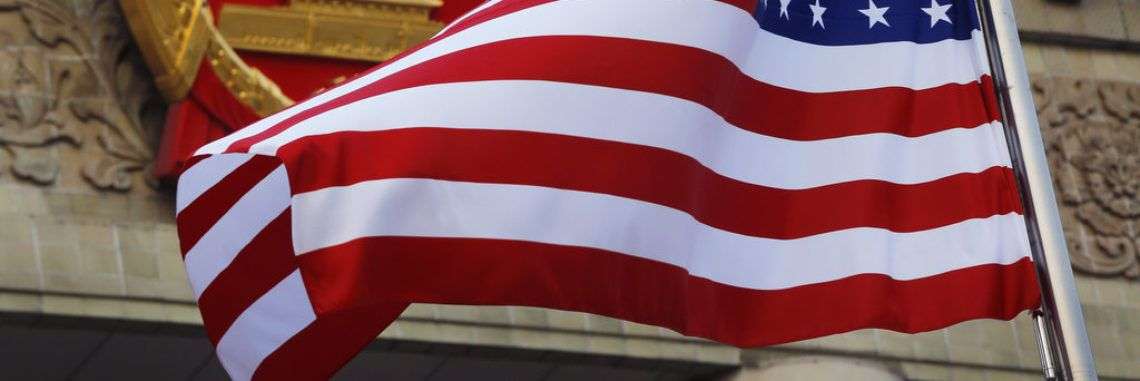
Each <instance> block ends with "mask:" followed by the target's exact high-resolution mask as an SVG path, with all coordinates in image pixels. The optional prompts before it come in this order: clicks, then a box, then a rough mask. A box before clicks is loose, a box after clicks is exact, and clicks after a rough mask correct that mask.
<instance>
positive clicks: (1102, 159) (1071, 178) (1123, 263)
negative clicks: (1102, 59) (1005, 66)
mask: <svg viewBox="0 0 1140 381" xmlns="http://www.w3.org/2000/svg"><path fill="white" fill-rule="evenodd" d="M1034 90H1035V91H1036V94H1035V95H1036V100H1037V104H1038V106H1037V108H1038V110H1037V111H1038V114H1039V116H1040V120H1041V128H1042V132H1043V133H1044V136H1045V140H1046V144H1047V148H1048V155H1049V159H1050V163H1051V165H1052V170H1053V177H1054V181H1055V182H1056V187H1057V191H1058V198H1059V199H1058V202H1059V203H1060V204H1061V214H1062V220H1063V221H1062V224H1063V226H1064V228H1065V235H1066V239H1067V241H1068V243H1069V250H1070V255H1071V256H1072V262H1073V266H1074V267H1075V268H1076V269H1078V270H1080V271H1083V272H1086V273H1090V274H1096V275H1110V276H1111V275H1124V276H1126V277H1130V278H1137V277H1140V252H1138V247H1140V232H1138V231H1137V222H1140V84H1126V83H1117V82H1093V81H1087V80H1076V79H1064V78H1041V79H1038V80H1036V81H1034Z"/></svg>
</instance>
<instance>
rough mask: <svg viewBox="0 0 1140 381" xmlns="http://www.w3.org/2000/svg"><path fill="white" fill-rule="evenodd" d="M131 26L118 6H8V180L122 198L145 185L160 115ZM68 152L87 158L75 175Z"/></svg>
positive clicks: (1, 123)
mask: <svg viewBox="0 0 1140 381" xmlns="http://www.w3.org/2000/svg"><path fill="white" fill-rule="evenodd" d="M124 25H125V24H124V23H123V21H122V19H121V16H120V12H119V10H118V7H117V6H116V4H115V2H114V1H110V0H104V1H86V2H84V1H77V2H70V3H68V4H67V5H65V4H64V2H60V1H51V0H0V176H3V175H4V174H5V172H7V173H10V174H11V175H13V176H14V177H17V178H19V179H21V180H23V181H28V182H32V183H36V184H41V185H50V184H54V183H56V182H57V181H58V180H59V178H60V177H61V176H80V177H82V178H83V179H85V180H86V182H87V183H89V184H90V185H91V186H94V187H95V188H97V189H100V190H114V191H128V190H130V189H131V188H132V187H134V186H135V185H136V183H139V182H141V181H140V180H143V179H144V178H145V177H146V176H145V174H146V173H148V172H149V171H145V170H144V169H146V168H147V167H148V166H149V165H150V164H151V159H152V158H153V150H152V148H151V147H153V144H152V142H153V140H154V138H155V137H156V136H157V134H158V132H159V131H158V129H159V125H160V124H161V120H160V119H156V118H154V117H153V116H154V115H158V116H159V117H161V106H158V107H154V106H155V105H156V102H155V98H156V97H155V91H154V90H153V85H152V82H151V81H150V80H149V77H150V76H149V74H148V73H147V72H146V69H145V67H144V66H142V65H141V64H140V60H139V58H138V57H137V56H136V55H134V54H133V50H131V49H129V43H130V41H131V39H130V35H129V33H128V32H127V31H126V30H125V27H124ZM157 104H158V105H161V101H159V102H157ZM155 109H157V111H155ZM60 150H71V151H75V152H79V153H80V157H81V158H80V161H81V162H82V164H81V166H80V167H79V168H77V169H76V170H75V172H76V173H61V168H63V167H64V166H63V165H61V164H62V161H63V160H62V159H61V158H60V156H61V154H60ZM67 155H70V156H69V157H71V156H75V155H73V154H71V153H70V152H69V153H68V154H67ZM4 164H6V165H4Z"/></svg>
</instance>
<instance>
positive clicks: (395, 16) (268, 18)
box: [219, 0, 443, 62]
mask: <svg viewBox="0 0 1140 381" xmlns="http://www.w3.org/2000/svg"><path fill="white" fill-rule="evenodd" d="M441 4H442V2H440V1H438V0H403V1H394V0H387V1H377V0H355V1H352V0H349V1H345V0H335V1H334V0H293V1H292V2H291V3H290V4H289V5H288V6H284V7H255V6H241V5H227V6H226V7H224V8H222V12H221V20H220V22H219V29H220V30H221V31H222V36H225V38H226V41H228V42H229V43H230V44H231V45H232V46H233V47H234V48H235V49H238V50H252V51H263V52H273V53H287V54H300V55H310V56H320V57H332V58H345V59H355V60H364V61H372V62H379V61H383V60H386V59H389V58H392V56H395V55H396V54H398V53H400V52H401V51H403V50H404V49H407V48H408V47H409V46H410V45H412V44H413V43H417V42H420V41H423V40H426V39H428V38H429V37H431V36H432V35H433V34H435V33H436V32H438V31H439V30H440V29H442V28H443V24H440V23H438V22H434V21H431V20H429V19H428V15H429V13H430V12H431V10H432V8H436V7H439V6H440V5H441Z"/></svg>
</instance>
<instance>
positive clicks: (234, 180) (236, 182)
mask: <svg viewBox="0 0 1140 381" xmlns="http://www.w3.org/2000/svg"><path fill="white" fill-rule="evenodd" d="M198 165H210V162H209V161H204V162H201V163H198ZM279 166H281V161H280V160H279V159H277V158H274V157H268V156H254V157H253V158H251V159H250V160H249V161H247V162H245V164H242V165H241V166H239V167H237V169H234V170H233V171H232V172H230V173H229V174H227V175H226V176H225V177H223V178H222V179H221V181H218V183H217V184H216V185H214V187H213V188H210V189H208V190H206V191H205V192H203V193H202V195H201V196H198V198H197V199H195V200H194V201H193V202H191V203H190V205H187V206H186V208H185V209H182V212H180V213H178V216H177V217H176V218H175V219H176V222H177V223H178V241H179V245H181V247H182V256H183V257H186V253H187V252H189V251H190V249H191V248H193V247H194V244H196V243H198V240H199V239H201V238H202V236H203V235H205V234H206V232H207V231H209V230H210V228H211V227H213V226H214V224H216V223H217V222H218V220H219V219H221V218H222V216H223V215H225V214H226V212H227V211H229V210H230V208H231V207H233V205H234V204H235V203H237V202H238V200H239V199H241V197H242V196H245V194H246V193H247V192H249V190H250V189H253V187H254V186H255V185H257V183H258V182H260V181H261V180H262V179H264V178H265V176H267V175H269V173H271V172H273V170H274V169H277V167H279Z"/></svg>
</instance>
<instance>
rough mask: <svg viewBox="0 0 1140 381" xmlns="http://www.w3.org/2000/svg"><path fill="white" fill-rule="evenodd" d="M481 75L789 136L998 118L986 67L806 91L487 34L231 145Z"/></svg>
mask: <svg viewBox="0 0 1140 381" xmlns="http://www.w3.org/2000/svg"><path fill="white" fill-rule="evenodd" d="M486 80H545V81H555V82H565V83H576V84H586V85H596V86H605V87H612V88H621V89H629V90H636V91H643V92H649V93H657V94H663V95H668V96H673V97H677V98H682V99H687V100H690V101H693V102H696V103H699V104H701V105H704V106H705V107H708V108H709V109H711V110H713V111H715V112H716V113H717V114H720V115H721V116H723V117H724V118H725V119H726V120H728V121H729V122H730V123H732V124H733V125H735V126H737V127H740V128H742V129H745V130H748V131H753V132H756V133H760V134H764V135H768V136H775V137H780V138H786V139H794V140H818V139H827V138H835V137H841V136H851V135H860V134H868V133H876V132H885V133H891V134H897V135H902V136H911V137H914V136H922V135H927V134H930V133H934V132H938V131H943V130H947V129H951V128H973V127H976V126H979V125H981V124H983V123H986V122H990V121H993V120H996V118H997V115H990V114H991V112H990V110H989V109H988V107H987V105H986V104H985V102H984V98H983V97H982V96H980V94H982V93H984V89H986V88H987V86H990V84H989V82H990V77H989V76H982V77H981V80H980V81H979V82H971V83H967V84H956V83H952V84H946V85H942V86H938V87H934V88H929V89H923V90H913V89H908V88H903V87H885V88H876V89H867V90H853V91H840V92H829V93H810V92H803V91H796V90H791V89H786V88H782V87H778V86H773V85H769V84H765V83H763V82H760V81H757V80H756V79H754V78H752V77H749V76H748V75H746V74H745V73H743V72H741V71H740V69H738V68H737V67H736V66H735V64H733V63H732V62H731V61H729V60H728V59H726V58H724V57H722V56H720V55H718V54H715V53H711V52H708V51H705V50H701V49H697V48H692V47H687V46H680V45H673V44H664V43H659V42H652V41H641V40H632V39H621V38H610V37H591V36H548V37H531V38H519V39H512V40H506V41H500V42H495V43H491V44H486V45H481V46H478V47H474V48H470V49H466V50H462V51H459V52H456V53H452V54H448V55H445V56H442V57H439V58H436V59H433V60H430V61H427V62H424V63H421V64H419V65H416V66H413V67H411V68H408V69H405V70H403V71H401V72H399V73H396V74H393V75H391V76H389V77H387V78H385V79H383V80H380V81H376V82H373V83H371V84H369V85H366V86H364V87H362V88H360V89H358V90H356V91H354V92H352V93H349V94H346V95H345V96H342V97H340V98H337V99H334V100H331V101H328V102H326V103H324V104H321V105H319V106H316V107H313V108H312V109H310V110H308V111H307V112H306V113H302V114H298V115H297V116H295V117H294V118H290V119H287V120H285V121H283V122H281V123H279V124H278V125H276V126H274V127H273V128H270V129H268V130H266V131H264V132H262V133H261V134H257V135H254V136H251V137H249V138H246V139H242V140H239V141H238V142H235V143H234V144H233V145H232V146H231V147H230V151H231V152H244V151H246V150H248V148H249V146H250V145H252V144H255V143H257V142H259V141H261V140H262V139H264V138H267V137H269V136H272V135H276V134H277V133H279V132H280V131H283V130H285V129H287V128H289V127H291V126H293V125H295V124H297V123H300V122H301V121H303V120H305V119H307V118H309V117H311V116H313V115H315V114H318V113H322V112H326V111H329V110H332V109H335V108H338V107H340V106H344V105H347V104H350V103H353V102H356V101H360V100H362V99H365V98H369V97H373V96H376V95H380V94H384V93H388V92H392V91H397V90H401V89H407V88H412V87H417V86H424V85H431V84H442V83H456V82H468V81H486ZM763 110H772V111H775V112H762V111H763Z"/></svg>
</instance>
